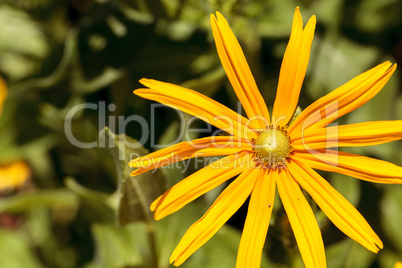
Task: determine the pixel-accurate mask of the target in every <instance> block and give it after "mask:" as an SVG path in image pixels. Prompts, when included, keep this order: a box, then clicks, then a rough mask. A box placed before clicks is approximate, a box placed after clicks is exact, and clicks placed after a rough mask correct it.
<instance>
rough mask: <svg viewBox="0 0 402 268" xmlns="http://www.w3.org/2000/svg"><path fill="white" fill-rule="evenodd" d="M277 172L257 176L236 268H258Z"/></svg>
mask: <svg viewBox="0 0 402 268" xmlns="http://www.w3.org/2000/svg"><path fill="white" fill-rule="evenodd" d="M274 176H277V171H274V170H272V171H269V172H265V173H264V176H259V177H258V179H257V182H256V184H255V186H254V189H253V192H252V194H251V199H250V204H249V206H248V212H247V218H246V223H245V224H244V228H243V232H242V236H241V240H240V246H239V253H238V254H237V262H236V268H260V265H261V255H262V249H263V247H264V243H265V239H266V235H267V232H268V226H269V221H270V219H271V213H272V208H273V206H274V199H275V177H274Z"/></svg>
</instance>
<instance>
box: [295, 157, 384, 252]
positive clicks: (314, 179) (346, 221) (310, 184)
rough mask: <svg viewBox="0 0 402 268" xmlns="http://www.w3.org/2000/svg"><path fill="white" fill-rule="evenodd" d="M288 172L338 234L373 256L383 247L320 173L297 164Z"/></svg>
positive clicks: (355, 210) (350, 206)
mask: <svg viewBox="0 0 402 268" xmlns="http://www.w3.org/2000/svg"><path fill="white" fill-rule="evenodd" d="M289 171H290V173H291V174H292V175H293V178H295V180H296V181H297V182H298V183H299V184H300V186H301V187H302V188H303V189H304V190H306V191H307V192H308V193H309V194H310V196H311V197H312V198H313V199H314V201H315V202H316V203H317V205H318V206H319V207H320V208H321V210H322V211H323V212H324V213H325V215H327V217H328V218H329V219H330V220H331V221H332V222H333V223H334V225H335V226H336V227H338V228H339V230H341V231H342V232H344V233H345V234H346V235H348V236H349V237H350V238H352V239H353V240H355V241H357V242H358V243H360V244H361V245H362V246H364V247H366V248H367V249H368V250H371V251H373V252H374V253H377V252H378V250H379V248H382V247H383V244H382V242H381V240H380V239H379V238H378V236H377V235H376V233H375V232H374V231H373V229H371V227H370V225H369V224H368V223H367V221H366V220H365V219H364V218H363V216H362V215H361V214H360V213H359V211H357V209H356V208H355V207H354V206H353V205H352V204H350V202H349V201H348V200H346V199H345V198H344V197H343V196H342V195H341V194H340V193H339V192H338V191H336V190H335V189H334V188H333V187H332V186H331V185H330V184H329V183H328V182H327V181H326V180H325V179H324V178H322V177H321V176H320V175H319V174H318V173H317V172H315V171H314V170H312V169H311V168H309V167H307V166H305V165H304V164H302V163H295V162H292V163H290V164H289Z"/></svg>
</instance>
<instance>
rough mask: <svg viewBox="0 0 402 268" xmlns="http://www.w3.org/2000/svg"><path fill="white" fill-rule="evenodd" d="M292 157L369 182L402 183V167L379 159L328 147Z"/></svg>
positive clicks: (315, 166) (316, 166)
mask: <svg viewBox="0 0 402 268" xmlns="http://www.w3.org/2000/svg"><path fill="white" fill-rule="evenodd" d="M292 158H293V159H295V160H296V161H298V162H302V163H304V164H306V165H307V166H310V167H311V168H314V169H320V170H324V171H330V172H337V173H341V174H345V175H347V176H351V177H355V178H358V179H361V180H365V181H369V182H376V183H395V184H402V167H399V166H397V165H394V164H392V163H390V162H387V161H383V160H379V159H374V158H370V157H365V156H361V155H356V154H349V153H345V152H339V151H334V150H329V149H327V150H322V149H321V150H320V149H318V150H314V151H310V152H305V153H301V152H295V153H294V154H293V156H292Z"/></svg>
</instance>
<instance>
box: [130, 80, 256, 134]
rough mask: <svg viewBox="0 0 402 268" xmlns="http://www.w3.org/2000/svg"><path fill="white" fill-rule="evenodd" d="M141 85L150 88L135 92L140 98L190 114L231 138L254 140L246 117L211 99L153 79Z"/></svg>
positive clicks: (144, 81) (143, 81) (142, 81)
mask: <svg viewBox="0 0 402 268" xmlns="http://www.w3.org/2000/svg"><path fill="white" fill-rule="evenodd" d="M140 82H141V83H142V84H143V85H145V86H147V87H149V89H148V88H141V89H137V90H134V93H135V94H137V95H138V96H140V97H143V98H145V99H149V100H154V101H158V102H160V103H163V104H165V105H167V106H170V107H172V108H174V109H178V110H181V111H183V112H186V113H189V114H191V115H193V116H196V117H198V118H200V119H201V120H204V121H205V122H207V123H208V124H211V125H214V126H216V127H217V128H220V129H222V130H224V131H226V132H228V133H230V134H231V135H235V136H238V137H242V138H246V139H247V138H255V137H256V134H255V132H254V131H253V130H251V129H250V128H249V127H248V124H249V121H248V120H247V119H246V118H245V117H243V116H241V115H240V114H238V113H236V112H234V111H233V110H231V109H229V108H228V107H226V106H224V105H222V104H220V103H219V102H217V101H214V100H213V99H211V98H208V97H206V96H204V95H202V94H200V93H198V92H196V91H193V90H190V89H187V88H183V87H180V86H177V85H173V84H169V83H164V82H160V81H156V80H152V79H144V78H143V79H141V80H140Z"/></svg>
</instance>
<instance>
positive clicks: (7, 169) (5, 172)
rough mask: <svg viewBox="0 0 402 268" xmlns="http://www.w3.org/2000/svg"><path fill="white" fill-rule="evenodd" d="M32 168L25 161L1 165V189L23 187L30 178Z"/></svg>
mask: <svg viewBox="0 0 402 268" xmlns="http://www.w3.org/2000/svg"><path fill="white" fill-rule="evenodd" d="M30 173H31V169H30V168H29V166H28V165H27V164H26V163H25V162H24V161H15V162H12V163H10V164H8V165H4V166H0V191H2V190H5V189H16V188H19V187H21V186H22V185H23V184H24V183H25V182H26V181H27V180H28V179H29V175H30Z"/></svg>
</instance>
